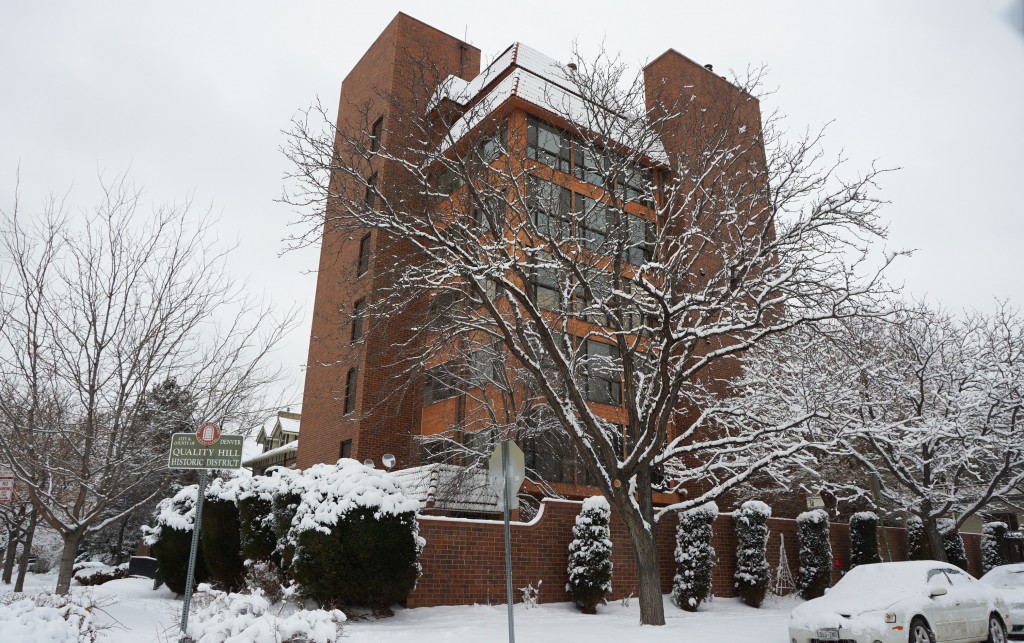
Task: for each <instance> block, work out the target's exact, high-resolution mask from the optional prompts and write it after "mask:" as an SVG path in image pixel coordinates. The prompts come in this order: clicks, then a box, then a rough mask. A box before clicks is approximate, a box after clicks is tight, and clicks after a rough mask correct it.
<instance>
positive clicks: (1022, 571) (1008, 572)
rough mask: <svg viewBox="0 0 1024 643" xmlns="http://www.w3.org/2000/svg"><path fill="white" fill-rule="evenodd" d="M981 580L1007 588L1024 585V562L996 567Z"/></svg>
mask: <svg viewBox="0 0 1024 643" xmlns="http://www.w3.org/2000/svg"><path fill="white" fill-rule="evenodd" d="M981 580H982V581H983V582H985V583H988V584H989V585H992V586H994V587H1003V588H1005V589H1015V588H1021V587H1024V564H1018V565H1003V566H1001V567H996V568H995V569H993V570H992V571H990V572H989V573H987V574H985V575H984V576H982V577H981Z"/></svg>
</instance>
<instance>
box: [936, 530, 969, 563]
mask: <svg viewBox="0 0 1024 643" xmlns="http://www.w3.org/2000/svg"><path fill="white" fill-rule="evenodd" d="M939 534H941V535H942V548H943V549H944V550H946V562H948V563H949V564H950V565H956V566H957V567H959V568H960V569H962V570H964V571H965V572H966V571H969V567H970V563H968V562H967V550H966V549H965V548H964V539H963V538H962V537H961V536H960V532H959V531H957V529H956V527H955V526H954V523H953V520H952V519H951V518H940V519H939Z"/></svg>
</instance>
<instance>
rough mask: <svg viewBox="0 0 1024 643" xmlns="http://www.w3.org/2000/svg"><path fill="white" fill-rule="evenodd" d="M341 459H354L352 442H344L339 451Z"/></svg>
mask: <svg viewBox="0 0 1024 643" xmlns="http://www.w3.org/2000/svg"><path fill="white" fill-rule="evenodd" d="M338 457H339V458H351V457H352V440H342V442H341V448H340V449H338Z"/></svg>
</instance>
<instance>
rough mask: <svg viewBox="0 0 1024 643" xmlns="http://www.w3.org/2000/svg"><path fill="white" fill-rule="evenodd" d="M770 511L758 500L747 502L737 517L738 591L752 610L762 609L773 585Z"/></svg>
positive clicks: (737, 513) (736, 577) (736, 575)
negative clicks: (769, 537)
mask: <svg viewBox="0 0 1024 643" xmlns="http://www.w3.org/2000/svg"><path fill="white" fill-rule="evenodd" d="M771 515H772V510H771V508H770V507H769V506H768V505H766V504H765V503H763V502H760V501H758V500H748V501H747V502H744V503H743V504H742V505H741V506H740V508H739V510H738V511H737V512H736V513H735V516H736V540H737V541H738V545H737V548H736V572H735V574H733V579H734V580H735V581H736V592H737V593H738V594H739V596H740V598H741V599H743V602H744V603H746V604H747V605H750V606H751V607H760V606H761V603H763V602H764V597H765V595H766V594H767V593H768V585H769V584H770V583H771V568H770V567H769V566H768V557H767V555H766V553H767V547H768V518H770V517H771Z"/></svg>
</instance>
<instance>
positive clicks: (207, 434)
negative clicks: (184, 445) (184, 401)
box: [196, 422, 220, 447]
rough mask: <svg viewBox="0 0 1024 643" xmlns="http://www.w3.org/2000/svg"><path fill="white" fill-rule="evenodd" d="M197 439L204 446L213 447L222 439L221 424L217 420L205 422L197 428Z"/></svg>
mask: <svg viewBox="0 0 1024 643" xmlns="http://www.w3.org/2000/svg"><path fill="white" fill-rule="evenodd" d="M196 439H197V440H199V444H201V445H203V446H204V447H212V446H213V445H215V444H217V440H220V426H218V425H217V423H216V422H203V423H202V424H200V425H199V428H198V429H196Z"/></svg>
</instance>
